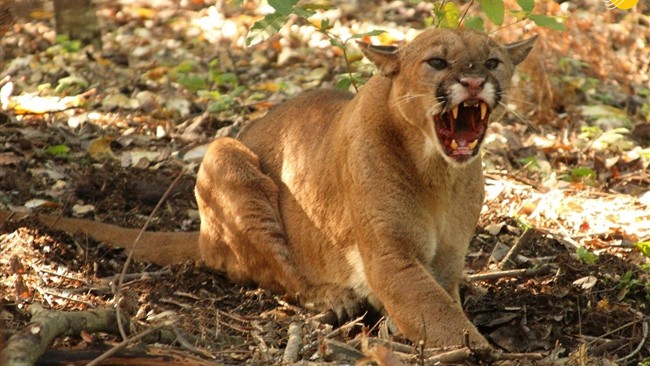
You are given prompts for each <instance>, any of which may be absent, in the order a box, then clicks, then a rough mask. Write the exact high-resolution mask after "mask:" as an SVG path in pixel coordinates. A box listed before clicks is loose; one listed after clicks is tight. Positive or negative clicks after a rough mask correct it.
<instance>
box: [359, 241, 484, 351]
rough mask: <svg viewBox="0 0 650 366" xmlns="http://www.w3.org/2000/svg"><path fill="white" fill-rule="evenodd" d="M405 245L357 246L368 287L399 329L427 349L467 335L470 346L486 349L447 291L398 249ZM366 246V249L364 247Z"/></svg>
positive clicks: (455, 341) (461, 339) (454, 343)
mask: <svg viewBox="0 0 650 366" xmlns="http://www.w3.org/2000/svg"><path fill="white" fill-rule="evenodd" d="M407 245H408V244H406V243H401V245H400V243H399V239H396V242H395V245H394V246H393V245H392V244H389V245H387V246H383V245H379V246H378V245H373V246H372V248H371V247H370V246H363V245H360V248H359V249H360V252H361V255H362V257H363V260H364V263H365V270H366V274H367V277H368V283H369V285H370V288H371V290H372V292H373V293H374V295H375V296H377V298H378V299H379V301H380V302H381V303H382V304H383V306H384V309H385V311H386V312H387V314H388V315H389V316H390V318H391V319H392V321H393V322H394V323H395V325H396V326H397V327H398V328H399V330H400V331H401V332H402V333H403V334H404V335H405V336H406V337H407V338H409V339H410V340H412V341H418V340H422V341H424V342H425V344H427V345H428V346H432V347H441V346H450V345H457V344H462V342H463V334H464V332H465V331H467V332H469V338H470V343H471V344H472V345H473V346H475V347H479V348H484V347H489V343H488V342H487V340H486V339H485V338H484V337H483V336H482V335H481V334H480V333H479V332H478V330H477V329H476V328H475V327H474V325H473V324H472V323H471V322H470V321H469V319H468V318H467V317H466V316H465V314H464V313H463V310H462V308H461V307H460V305H459V304H458V302H457V299H454V298H453V297H452V296H451V295H450V294H449V293H448V292H447V290H445V289H444V288H443V287H442V286H440V284H438V282H437V281H436V280H435V279H434V278H433V277H432V276H431V275H430V274H429V273H428V272H427V270H426V268H425V267H424V266H423V265H422V264H421V263H420V262H418V261H417V260H416V259H415V258H414V257H412V256H409V255H407V254H405V253H404V252H401V251H400V250H399V249H398V250H384V249H385V248H386V249H387V248H390V247H393V248H400V247H402V248H403V247H405V246H407ZM364 247H365V248H364ZM378 249H379V250H378Z"/></svg>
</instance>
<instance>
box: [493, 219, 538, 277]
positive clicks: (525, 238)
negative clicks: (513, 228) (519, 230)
mask: <svg viewBox="0 0 650 366" xmlns="http://www.w3.org/2000/svg"><path fill="white" fill-rule="evenodd" d="M537 234H538V231H537V230H535V229H528V230H526V231H524V233H523V234H522V235H521V236H520V237H519V240H517V242H516V243H515V244H514V245H513V246H512V248H510V250H509V251H508V253H507V254H506V256H505V257H503V259H502V260H501V262H499V264H498V265H497V268H499V269H502V270H505V269H508V268H509V267H511V266H512V264H513V262H512V260H513V258H516V257H517V254H519V252H521V251H522V249H524V247H526V246H527V245H528V244H529V243H530V242H531V241H532V239H533V238H534V237H535V236H536V235H537Z"/></svg>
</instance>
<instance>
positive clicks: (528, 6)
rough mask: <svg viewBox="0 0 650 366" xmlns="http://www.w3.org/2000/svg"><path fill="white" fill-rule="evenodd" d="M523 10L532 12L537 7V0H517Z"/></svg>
mask: <svg viewBox="0 0 650 366" xmlns="http://www.w3.org/2000/svg"><path fill="white" fill-rule="evenodd" d="M517 4H519V6H520V7H521V10H523V11H525V12H526V13H530V12H531V11H533V9H534V8H535V0H517Z"/></svg>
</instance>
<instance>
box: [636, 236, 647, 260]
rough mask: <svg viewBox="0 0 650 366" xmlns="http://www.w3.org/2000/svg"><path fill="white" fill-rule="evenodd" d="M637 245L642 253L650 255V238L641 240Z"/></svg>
mask: <svg viewBox="0 0 650 366" xmlns="http://www.w3.org/2000/svg"><path fill="white" fill-rule="evenodd" d="M636 247H637V248H638V249H639V251H640V252H641V254H643V255H644V256H646V257H650V240H648V241H640V242H638V243H636Z"/></svg>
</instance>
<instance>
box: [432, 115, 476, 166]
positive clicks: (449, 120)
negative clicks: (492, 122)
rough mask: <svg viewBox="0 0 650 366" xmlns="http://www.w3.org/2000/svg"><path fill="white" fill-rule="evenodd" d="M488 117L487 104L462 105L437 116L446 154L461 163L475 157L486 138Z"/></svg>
mask: <svg viewBox="0 0 650 366" xmlns="http://www.w3.org/2000/svg"><path fill="white" fill-rule="evenodd" d="M488 117H489V115H488V107H487V104H485V102H478V103H473V104H468V103H466V102H465V103H461V104H459V105H457V106H454V107H453V108H451V110H449V111H447V112H444V113H442V114H440V115H438V116H436V118H435V123H436V126H435V127H436V128H435V129H436V133H437V135H438V139H439V140H440V143H441V144H442V146H443V148H444V151H445V154H447V155H448V156H450V157H453V158H455V159H456V160H459V161H465V160H468V159H469V158H470V157H472V156H474V155H475V154H476V153H477V152H478V149H477V146H478V145H479V143H480V142H481V141H482V140H483V137H484V136H485V130H486V129H487V120H488Z"/></svg>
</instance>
